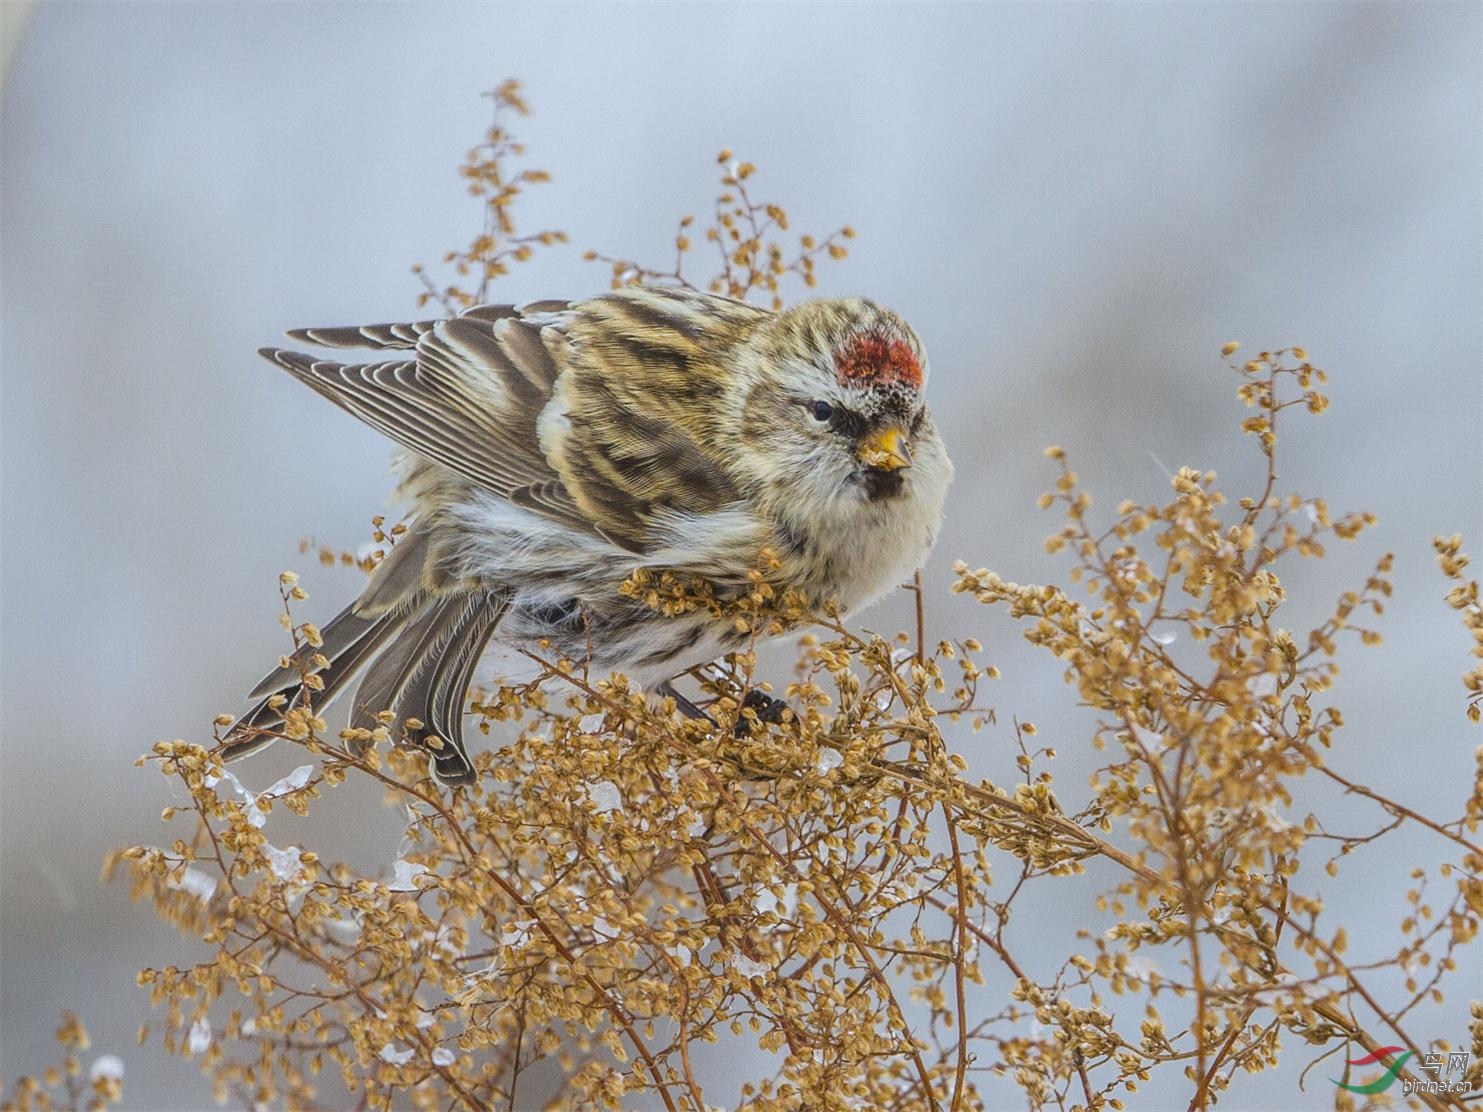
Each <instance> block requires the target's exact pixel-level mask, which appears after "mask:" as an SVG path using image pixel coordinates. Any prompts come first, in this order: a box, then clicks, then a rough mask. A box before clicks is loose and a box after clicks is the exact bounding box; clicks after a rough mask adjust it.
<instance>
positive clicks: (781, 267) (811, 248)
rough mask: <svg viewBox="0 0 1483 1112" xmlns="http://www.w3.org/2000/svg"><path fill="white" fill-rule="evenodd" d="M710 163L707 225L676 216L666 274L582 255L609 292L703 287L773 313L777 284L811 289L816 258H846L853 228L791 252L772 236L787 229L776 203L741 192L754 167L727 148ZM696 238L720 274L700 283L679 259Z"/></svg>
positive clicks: (804, 240)
mask: <svg viewBox="0 0 1483 1112" xmlns="http://www.w3.org/2000/svg"><path fill="white" fill-rule="evenodd" d="M716 161H717V162H718V163H720V165H721V168H722V169H721V192H720V193H719V194H717V195H716V204H715V213H714V215H713V218H712V222H711V224H710V225H709V226H707V227H706V228H705V229H703V230H702V231H700V232H698V233H697V231H696V230H695V217H694V216H683V217H681V218H680V226H679V229H678V230H677V231H676V232H675V265H674V268H673V269H672V270H660V269H657V268H654V267H649V266H645V265H644V264H643V263H640V262H637V261H635V260H633V259H615V258H613V257H611V256H609V255H603V254H599V253H598V252H596V251H588V252H587V253H586V254H584V255H583V256H582V257H583V258H585V259H587V260H589V261H591V262H601V263H606V264H607V265H608V266H610V267H611V268H612V286H613V289H615V290H616V289H620V288H622V287H623V286H653V285H664V286H684V287H685V288H687V289H705V290H708V291H709V292H711V293H720V294H725V295H726V296H727V297H736V298H748V297H750V296H752V295H753V294H762V295H765V296H766V297H767V298H768V300H769V303H770V304H771V305H772V307H773V308H774V309H781V308H782V307H783V296H782V292H781V291H782V283H783V281H784V279H785V278H786V277H787V276H788V275H790V274H791V275H793V276H794V277H796V278H798V279H800V280H802V282H803V284H804V286H806V287H807V288H808V289H813V288H814V286H815V285H816V284H817V281H818V280H817V278H816V277H815V274H814V267H815V264H816V263H817V261H818V259H820V258H821V257H823V256H826V255H827V256H828V257H829V258H831V259H843V258H844V257H845V256H846V255H848V254H849V249H848V248H846V247H845V245H844V243H843V242H842V241H843V240H847V239H854V238H855V229H854V228H851V227H850V226H849V225H848V224H846V225H844V226H843V227H841V228H840V229H838V230H837V231H835V232H831V233H830V234H829V235H827V236H824V237H823V238H819V237H817V236H812V235H807V234H805V235H800V236H799V237H798V246H797V247H796V248H792V249H790V248H788V247H786V246H784V245H783V243H782V242H781V241H780V240H779V239H777V238H776V237H777V236H778V235H780V234H781V233H783V232H787V231H788V230H789V224H788V212H787V210H786V209H784V208H783V206H782V205H779V204H774V203H771V202H765V201H756V200H753V199H752V195H751V193H750V191H749V190H748V188H747V181H748V180H749V179H750V178H751V177H752V175H753V174H755V173H756V172H757V167H756V166H754V165H753V164H752V163H750V162H738V161H737V160H736V159H735V158H734V157H733V156H732V153H731V152H730V151H729V150H726V151H722V152H721V153H720V154H719V155H717V156H716ZM697 234H699V235H700V236H701V238H702V239H704V240H705V241H706V242H707V243H710V244H713V245H714V249H715V252H716V256H717V259H716V261H717V262H718V263H719V265H720V270H719V271H718V272H717V273H716V274H715V275H714V276H713V277H712V278H710V279H708V280H706V281H705V282H704V283H703V285H697V284H696V283H694V282H692V281H691V280H690V279H689V278H687V277H686V276H685V261H686V258H687V257H688V256H691V255H692V254H693V253H694V251H695V250H696V243H695V239H694V237H695V236H696V235H697Z"/></svg>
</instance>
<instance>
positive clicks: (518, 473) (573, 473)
mask: <svg viewBox="0 0 1483 1112" xmlns="http://www.w3.org/2000/svg"><path fill="white" fill-rule="evenodd" d="M650 300H651V301H653V302H654V304H655V305H658V306H659V307H660V308H661V309H663V310H664V312H668V313H671V314H672V315H673V314H683V317H684V320H683V321H682V320H681V317H680V316H672V319H671V320H670V321H669V323H670V324H673V325H675V326H676V327H679V326H681V325H684V327H686V328H687V329H689V332H688V334H687V333H684V332H675V331H674V330H673V329H671V330H670V331H668V332H666V330H665V329H664V328H663V327H662V325H663V324H664V320H663V319H662V314H661V316H660V318H656V317H655V313H654V311H653V309H652V306H647V305H646V306H645V307H644V312H643V313H638V314H636V313H635V311H634V308H635V304H636V303H637V299H636V298H635V297H633V296H625V295H609V296H608V297H603V298H596V299H593V300H592V301H588V302H582V303H576V304H573V303H567V302H556V301H541V302H531V303H527V304H525V305H520V306H509V305H501V306H480V307H478V308H476V309H471V310H469V311H468V312H466V313H464V314H462V315H461V316H458V317H454V318H452V319H450V320H442V321H427V322H421V323H417V324H392V325H370V326H364V327H350V328H309V329H300V330H298V331H295V332H291V333H290V334H289V335H290V336H292V337H293V338H294V339H297V340H302V341H308V342H314V343H320V344H324V345H326V346H335V347H347V346H361V347H371V348H380V349H393V350H397V349H403V350H412V351H415V356H414V357H413V358H411V359H401V360H396V361H390V362H378V363H366V364H359V365H349V364H344V363H339V362H335V361H331V360H322V359H316V358H314V357H313V356H310V355H306V354H303V353H302V352H296V351H288V350H284V349H280V348H264V349H262V352H261V354H262V355H263V356H265V357H266V358H268V359H270V360H271V361H273V362H274V363H277V364H278V365H279V366H281V367H283V368H284V369H285V370H287V371H289V372H290V373H291V374H293V375H294V376H295V377H296V378H298V379H300V380H301V381H302V382H304V383H306V384H307V385H309V386H310V387H312V388H313V389H314V390H316V391H318V392H319V393H321V394H323V395H324V396H326V397H327V398H329V399H330V400H331V401H333V402H335V404H337V405H339V406H340V407H342V408H343V409H345V410H347V411H349V412H350V413H353V414H354V415H355V416H357V417H359V418H361V419H362V420H363V421H365V422H366V423H367V424H369V425H371V426H372V427H373V428H375V429H377V430H378V431H380V432H382V433H384V434H385V435H387V436H389V437H390V438H391V439H392V440H395V441H396V442H397V443H399V444H401V445H403V446H404V447H406V448H409V449H411V450H412V451H414V452H416V453H418V454H419V455H421V456H425V457H426V458H428V459H431V460H433V461H435V462H436V463H439V464H441V465H442V466H444V467H446V468H448V469H449V470H450V471H453V472H455V473H456V474H459V475H462V476H464V477H465V478H467V479H469V480H470V481H471V482H473V483H475V484H477V485H478V486H480V487H483V488H484V489H486V490H490V491H493V492H495V493H497V494H499V495H501V496H502V497H505V498H507V499H509V500H510V501H511V502H513V503H515V504H516V505H519V506H523V507H526V508H529V509H531V510H533V511H536V512H538V513H541V514H543V515H545V516H546V517H548V518H552V519H554V520H556V521H559V522H561V523H563V524H566V525H570V526H574V527H577V528H581V529H585V530H589V531H592V532H595V533H598V534H599V535H601V536H603V537H605V538H607V539H608V540H610V541H612V542H613V543H615V544H618V545H620V546H621V547H623V548H626V549H629V550H631V551H635V552H641V551H643V550H644V549H645V548H646V547H647V546H648V545H649V544H650V543H651V542H652V541H653V540H654V530H655V527H656V521H662V522H663V523H664V527H667V526H668V525H669V524H670V523H672V521H673V519H674V516H675V515H676V514H677V513H678V514H685V515H692V514H694V515H704V514H707V513H711V512H714V511H716V510H718V509H720V508H721V507H724V506H727V505H730V504H732V503H734V502H735V501H736V500H737V498H738V493H737V490H736V488H735V486H734V485H733V483H732V481H731V480H730V478H729V477H728V476H727V473H726V470H725V468H724V466H723V462H722V461H721V460H720V459H719V458H718V448H717V445H716V444H714V443H706V444H705V446H704V447H702V444H703V443H704V442H705V440H706V439H707V438H706V437H705V435H704V429H703V428H699V427H698V426H697V424H696V422H695V421H694V420H693V419H687V417H686V415H687V414H693V413H694V412H695V410H696V407H697V404H698V405H699V407H700V408H701V409H703V410H704V409H711V408H714V407H713V406H707V405H706V400H705V398H704V394H706V393H707V392H709V391H713V390H714V389H715V388H716V384H715V382H713V381H711V380H710V379H709V377H708V376H707V375H706V374H705V373H703V372H702V371H701V370H700V369H699V365H700V361H699V360H690V359H688V358H687V357H688V355H689V354H692V353H693V351H695V350H700V347H699V345H698V341H697V339H696V337H695V334H694V323H693V320H692V318H694V317H696V316H697V314H698V313H699V309H700V308H701V306H697V305H696V304H695V301H694V299H693V298H689V297H688V296H687V297H679V296H675V297H670V296H668V295H655V296H654V297H651V299H650ZM666 306H668V308H665V307H666ZM727 311H728V312H742V310H735V309H732V310H727ZM745 312H746V313H747V314H755V313H758V312H759V311H758V310H755V309H752V308H751V307H747V308H746V310H745ZM748 319H750V317H749V318H748ZM685 321H690V322H691V323H690V324H685V323H684V322H685ZM661 336H663V337H666V338H667V339H666V342H661V340H660V339H659V337H661ZM668 340H673V343H674V346H669V345H668V342H667V341H668Z"/></svg>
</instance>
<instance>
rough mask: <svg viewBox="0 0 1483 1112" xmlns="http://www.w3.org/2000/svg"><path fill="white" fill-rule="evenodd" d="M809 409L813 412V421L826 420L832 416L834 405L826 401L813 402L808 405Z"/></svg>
mask: <svg viewBox="0 0 1483 1112" xmlns="http://www.w3.org/2000/svg"><path fill="white" fill-rule="evenodd" d="M809 411H810V412H812V413H813V415H814V420H815V421H827V420H829V418H831V417H833V416H834V407H833V406H832V405H830V404H829V403H828V402H823V401H820V402H814V403H813V404H812V405H810V406H809Z"/></svg>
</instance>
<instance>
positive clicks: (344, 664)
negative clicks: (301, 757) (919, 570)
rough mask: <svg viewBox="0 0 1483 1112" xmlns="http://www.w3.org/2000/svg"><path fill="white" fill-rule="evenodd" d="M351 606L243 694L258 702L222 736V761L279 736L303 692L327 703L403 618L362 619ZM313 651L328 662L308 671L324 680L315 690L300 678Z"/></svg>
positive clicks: (391, 635) (317, 702) (318, 703)
mask: <svg viewBox="0 0 1483 1112" xmlns="http://www.w3.org/2000/svg"><path fill="white" fill-rule="evenodd" d="M354 610H355V607H354V606H349V607H347V608H346V609H344V610H342V611H341V612H340V613H339V614H338V615H336V616H335V618H334V620H332V621H331V622H330V623H329V624H328V625H327V626H325V628H324V637H323V642H324V643H323V644H322V645H321V646H320V647H318V648H314V647H312V646H309V645H305V646H303V647H302V648H301V649H300V650H299V651H298V652H297V653H295V654H294V656H293V658H292V659H291V660H290V663H289V666H288V667H287V668H276V669H274V670H273V671H272V672H270V673H269V674H268V675H267V676H265V677H264V678H263V680H262V682H261V683H259V684H258V685H257V687H256V688H254V689H253V691H252V694H251V695H249V696H248V698H250V699H257V700H258V703H257V705H256V706H254V707H253V708H252V709H251V710H250V711H248V712H247V713H246V714H244V715H243V716H242V717H241V718H239V719H238V720H237V723H236V725H234V726H233V727H232V729H231V731H230V732H229V733H228V734H227V736H226V738H225V739H224V741H223V746H224V751H223V757H224V759H225V760H228V761H235V760H240V759H241V758H243V757H249V756H251V755H252V754H253V753H256V752H258V751H259V750H262V749H266V748H267V747H268V746H269V745H271V744H273V742H274V741H276V740H278V739H277V737H276V736H275V735H276V731H278V730H279V729H280V728H281V727H282V726H283V718H284V712H285V711H286V710H288V709H289V708H290V707H292V706H296V705H302V704H303V702H304V698H305V696H306V695H309V696H312V700H313V705H314V706H316V707H320V708H323V707H327V706H329V705H330V703H331V702H332V701H333V700H334V699H335V698H336V697H338V696H339V695H341V694H342V693H343V692H345V691H346V690H347V689H348V688H349V687H350V685H351V683H352V682H354V680H355V678H356V676H358V675H359V674H360V673H361V672H362V671H364V670H365V667H366V665H367V664H368V663H369V662H370V661H371V660H373V659H374V658H375V657H376V654H377V653H379V652H380V651H381V650H382V649H383V648H385V646H386V645H387V643H388V642H390V641H391V640H392V639H393V638H395V637H396V635H397V634H398V633H399V632H400V630H401V627H402V626H403V625H404V624H405V621H406V619H405V617H400V616H398V615H396V614H387V615H384V616H383V617H381V618H377V619H374V620H371V619H365V618H362V617H360V616H359V615H357V614H355V613H354ZM315 653H320V654H322V655H323V656H324V657H325V659H326V660H328V661H329V665H328V666H327V667H325V668H317V669H312V668H311V669H310V670H309V674H311V675H317V676H319V677H320V679H322V680H323V681H324V687H323V689H322V690H320V691H317V692H308V691H307V690H306V689H305V687H304V683H303V677H304V674H305V673H304V671H303V668H304V665H305V663H306V662H307V661H308V659H309V657H310V656H312V655H313V654H315ZM279 695H281V696H283V698H284V700H285V701H284V702H282V703H280V704H279V705H278V706H277V707H276V708H275V707H274V706H273V701H274V698H275V697H276V696H279Z"/></svg>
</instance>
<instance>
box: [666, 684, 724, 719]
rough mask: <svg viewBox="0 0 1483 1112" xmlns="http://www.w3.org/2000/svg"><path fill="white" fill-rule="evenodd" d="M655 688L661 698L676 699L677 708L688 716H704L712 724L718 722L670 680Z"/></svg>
mask: <svg viewBox="0 0 1483 1112" xmlns="http://www.w3.org/2000/svg"><path fill="white" fill-rule="evenodd" d="M654 690H655V692H656V693H657V694H658V695H659V697H660V698H661V699H664V698H668V699H673V700H674V701H675V709H676V710H678V711H679V712H680V713H681V714H683V715H684V716H685V717H686V718H703V719H705V720H706V721H707V722H709V723H710V724H711V725H712V726H714V725H715V724H716V720H715V719H714V718H712V717H711V716H710V715H709V714H707V713H706V712H705V711H703V710H701V709H700V708H699V707H698V706H696V705H695V704H694V703H692V702H691V701H690V700H689V699H687V698H685V696H683V695H681V694H680V693H679V692H678V691H677V690H675V685H674V684H673V683H671V682H670V681H669V680H665V681H664V682H663V683H661V684H660V685H659V686H658V687H656V688H655V689H654Z"/></svg>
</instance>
